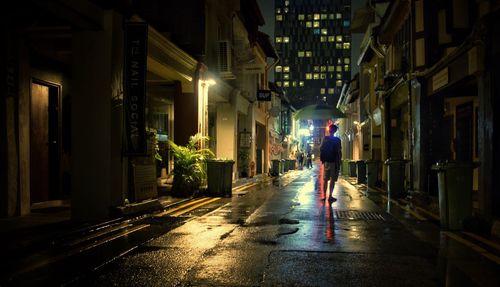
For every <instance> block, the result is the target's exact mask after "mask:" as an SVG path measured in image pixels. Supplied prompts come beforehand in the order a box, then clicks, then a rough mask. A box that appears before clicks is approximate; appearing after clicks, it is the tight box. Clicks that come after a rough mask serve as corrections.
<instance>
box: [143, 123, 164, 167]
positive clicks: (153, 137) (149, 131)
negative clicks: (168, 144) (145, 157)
mask: <svg viewBox="0 0 500 287" xmlns="http://www.w3.org/2000/svg"><path fill="white" fill-rule="evenodd" d="M157 134H158V132H157V130H156V129H153V128H146V135H147V136H148V138H149V139H150V141H151V148H152V154H153V157H154V158H155V159H156V160H158V161H162V160H163V158H162V156H161V155H160V153H159V151H160V146H159V145H158V136H157Z"/></svg>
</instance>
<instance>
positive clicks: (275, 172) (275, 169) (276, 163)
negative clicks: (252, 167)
mask: <svg viewBox="0 0 500 287" xmlns="http://www.w3.org/2000/svg"><path fill="white" fill-rule="evenodd" d="M280 163H281V161H280V160H279V159H273V160H271V175H272V176H279V175H280Z"/></svg>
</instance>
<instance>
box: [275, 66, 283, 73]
mask: <svg viewBox="0 0 500 287" xmlns="http://www.w3.org/2000/svg"><path fill="white" fill-rule="evenodd" d="M281 70H282V67H281V66H276V67H275V68H274V71H275V72H276V73H281Z"/></svg>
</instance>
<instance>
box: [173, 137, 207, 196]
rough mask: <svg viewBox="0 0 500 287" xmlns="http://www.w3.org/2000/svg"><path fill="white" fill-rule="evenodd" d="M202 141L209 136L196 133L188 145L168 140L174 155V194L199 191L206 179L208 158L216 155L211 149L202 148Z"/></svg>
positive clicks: (190, 194) (188, 194)
mask: <svg viewBox="0 0 500 287" xmlns="http://www.w3.org/2000/svg"><path fill="white" fill-rule="evenodd" d="M201 141H208V137H206V136H201V135H200V134H196V135H194V136H191V137H190V138H189V143H188V144H187V145H186V146H180V145H177V144H175V143H174V142H173V141H171V140H168V144H169V145H170V147H171V148H172V153H173V155H174V180H173V184H172V195H174V196H177V197H188V196H192V195H194V193H195V192H196V191H199V189H200V186H201V185H203V184H204V183H205V181H206V177H207V172H206V159H207V158H212V157H214V154H213V152H212V151H211V150H209V149H206V148H203V149H202V148H200V146H199V144H200V142H201Z"/></svg>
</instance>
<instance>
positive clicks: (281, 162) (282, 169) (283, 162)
mask: <svg viewBox="0 0 500 287" xmlns="http://www.w3.org/2000/svg"><path fill="white" fill-rule="evenodd" d="M287 171H288V169H287V170H286V171H285V160H284V159H282V160H280V173H285V172H287Z"/></svg>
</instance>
